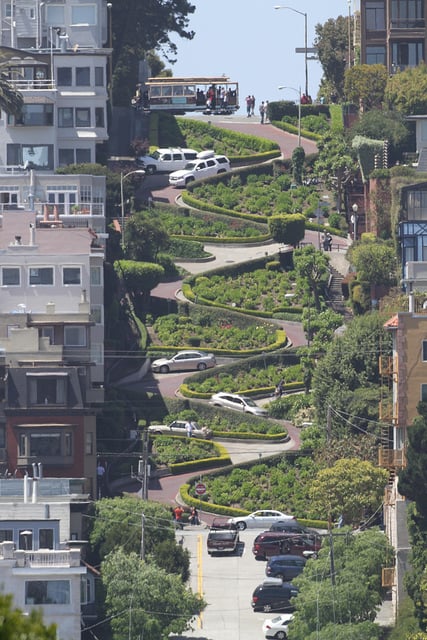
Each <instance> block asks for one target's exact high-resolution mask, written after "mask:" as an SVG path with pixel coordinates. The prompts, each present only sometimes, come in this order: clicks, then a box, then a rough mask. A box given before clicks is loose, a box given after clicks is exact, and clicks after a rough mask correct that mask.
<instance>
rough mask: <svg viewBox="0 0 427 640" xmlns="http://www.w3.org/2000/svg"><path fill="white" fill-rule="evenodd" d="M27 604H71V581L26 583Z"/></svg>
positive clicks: (35, 581) (30, 581)
mask: <svg viewBox="0 0 427 640" xmlns="http://www.w3.org/2000/svg"><path fill="white" fill-rule="evenodd" d="M25 604H70V581H69V580H28V581H26V582H25Z"/></svg>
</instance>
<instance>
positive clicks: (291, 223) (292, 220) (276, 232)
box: [268, 213, 305, 247]
mask: <svg viewBox="0 0 427 640" xmlns="http://www.w3.org/2000/svg"><path fill="white" fill-rule="evenodd" d="M268 229H269V231H270V234H271V237H272V238H273V240H274V241H275V242H284V243H286V244H290V245H291V246H292V247H296V246H298V244H299V243H300V242H301V240H302V239H303V238H304V233H305V217H304V216H303V215H302V214H301V213H294V214H289V215H282V216H270V217H269V219H268Z"/></svg>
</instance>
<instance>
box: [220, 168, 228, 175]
mask: <svg viewBox="0 0 427 640" xmlns="http://www.w3.org/2000/svg"><path fill="white" fill-rule="evenodd" d="M220 173H227V172H226V170H225V169H220V170H219V171H218V175H219V174H220Z"/></svg>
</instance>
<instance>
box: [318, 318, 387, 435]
mask: <svg viewBox="0 0 427 640" xmlns="http://www.w3.org/2000/svg"><path fill="white" fill-rule="evenodd" d="M386 319H387V318H385V317H384V316H382V315H381V314H379V313H371V314H369V315H365V316H361V317H357V318H354V319H353V321H352V322H351V324H350V325H348V327H347V329H346V330H345V332H344V333H343V334H342V335H340V336H339V337H336V338H335V340H334V341H333V342H331V343H330V344H329V346H328V349H327V351H326V354H325V356H324V357H323V358H322V361H321V365H320V366H317V367H316V369H315V371H314V375H313V388H312V389H313V398H314V405H315V408H316V414H317V417H318V421H319V424H320V425H322V426H323V427H325V426H326V422H327V410H328V406H330V407H331V408H332V415H331V430H330V431H331V435H334V434H335V433H346V432H349V431H350V432H351V431H352V430H354V431H355V432H357V433H360V432H361V431H362V432H363V431H367V430H368V431H372V428H374V429H375V430H376V426H375V425H372V424H370V419H369V417H368V416H367V415H366V414H363V415H361V414H355V415H356V417H357V419H356V418H355V417H354V416H351V415H349V407H350V406H351V400H352V399H353V396H354V394H355V392H356V391H357V390H359V389H360V390H361V393H362V395H363V393H365V394H367V393H368V390H369V389H371V388H372V389H374V390H375V389H377V390H378V388H379V380H380V379H379V370H378V357H379V353H380V344H381V349H382V352H383V353H384V354H387V353H389V350H390V349H391V336H390V334H389V332H386V330H385V329H384V322H385V320H386ZM359 408H360V405H359ZM373 409H375V412H376V413H375V415H373V416H372V419H374V420H377V419H378V403H375V402H374V405H373Z"/></svg>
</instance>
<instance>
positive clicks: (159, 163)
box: [136, 147, 197, 174]
mask: <svg viewBox="0 0 427 640" xmlns="http://www.w3.org/2000/svg"><path fill="white" fill-rule="evenodd" d="M196 158H197V151H195V150H194V149H180V148H172V147H171V148H168V149H156V151H153V153H152V154H150V155H148V156H139V157H138V158H137V159H136V164H137V165H138V166H139V167H142V168H143V169H145V173H146V174H152V173H156V171H163V172H170V171H176V170H177V169H183V168H184V167H185V166H186V164H187V162H188V161H189V160H195V159H196Z"/></svg>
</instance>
